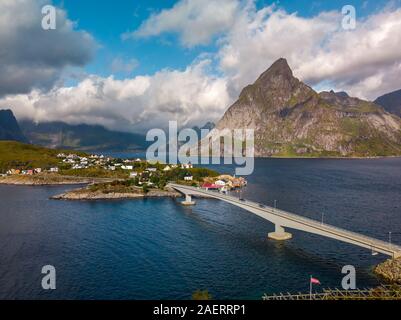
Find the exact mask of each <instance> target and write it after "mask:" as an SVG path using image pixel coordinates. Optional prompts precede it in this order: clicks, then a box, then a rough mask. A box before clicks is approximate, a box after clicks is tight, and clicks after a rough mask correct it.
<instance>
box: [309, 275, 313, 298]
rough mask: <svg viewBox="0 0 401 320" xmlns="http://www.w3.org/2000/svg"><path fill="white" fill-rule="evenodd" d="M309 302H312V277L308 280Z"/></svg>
mask: <svg viewBox="0 0 401 320" xmlns="http://www.w3.org/2000/svg"><path fill="white" fill-rule="evenodd" d="M309 300H312V276H310V279H309Z"/></svg>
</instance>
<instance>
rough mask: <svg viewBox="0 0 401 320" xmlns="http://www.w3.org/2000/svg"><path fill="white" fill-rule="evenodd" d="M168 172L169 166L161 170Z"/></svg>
mask: <svg viewBox="0 0 401 320" xmlns="http://www.w3.org/2000/svg"><path fill="white" fill-rule="evenodd" d="M170 170H171V167H170V166H165V167H164V169H163V171H170Z"/></svg>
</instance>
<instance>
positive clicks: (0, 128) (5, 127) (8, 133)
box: [0, 110, 28, 142]
mask: <svg viewBox="0 0 401 320" xmlns="http://www.w3.org/2000/svg"><path fill="white" fill-rule="evenodd" d="M0 140H12V141H19V142H28V140H27V139H26V137H25V136H24V135H23V133H22V131H21V129H20V127H19V125H18V122H17V119H15V117H14V114H13V112H12V111H11V110H0Z"/></svg>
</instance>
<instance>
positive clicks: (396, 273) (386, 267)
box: [374, 258, 401, 284]
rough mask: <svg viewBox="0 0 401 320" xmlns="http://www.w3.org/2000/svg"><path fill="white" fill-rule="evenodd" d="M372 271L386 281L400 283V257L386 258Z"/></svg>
mask: <svg viewBox="0 0 401 320" xmlns="http://www.w3.org/2000/svg"><path fill="white" fill-rule="evenodd" d="M374 272H375V273H376V274H377V275H379V276H380V277H382V278H383V279H385V280H386V281H388V282H391V283H398V284H401V258H398V259H389V260H386V261H385V262H383V263H381V264H379V265H377V267H376V268H375V270H374Z"/></svg>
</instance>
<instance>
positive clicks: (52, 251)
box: [0, 159, 401, 299]
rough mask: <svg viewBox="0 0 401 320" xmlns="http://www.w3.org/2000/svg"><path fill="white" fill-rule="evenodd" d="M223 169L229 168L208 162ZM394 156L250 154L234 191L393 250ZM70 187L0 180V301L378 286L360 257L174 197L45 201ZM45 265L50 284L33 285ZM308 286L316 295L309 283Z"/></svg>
mask: <svg viewBox="0 0 401 320" xmlns="http://www.w3.org/2000/svg"><path fill="white" fill-rule="evenodd" d="M217 168H218V169H219V170H220V171H222V172H229V173H230V172H232V171H233V168H232V167H229V166H226V167H224V166H217ZM400 168H401V159H378V160H279V159H258V160H256V163H255V172H254V173H253V175H252V176H249V177H248V178H247V179H248V182H249V185H248V187H247V189H246V191H245V196H246V197H247V198H249V199H252V200H256V201H259V202H263V203H266V204H269V205H271V204H272V203H273V201H274V200H275V199H276V200H277V203H278V207H280V208H282V209H285V210H288V211H292V212H295V213H298V214H302V215H304V216H308V217H310V218H314V219H317V220H320V219H321V217H322V212H324V220H325V222H326V223H330V224H333V225H336V226H340V227H344V228H347V229H350V230H352V231H357V232H361V233H363V234H366V235H370V236H374V237H377V238H379V239H382V240H386V241H387V239H388V232H389V231H392V232H393V234H392V240H393V242H394V243H401V170H400ZM68 188H72V187H66V186H63V187H25V186H1V185H0V298H7V299H21V298H33V299H61V298H65V299H188V298H190V297H191V294H192V293H193V292H194V291H195V290H197V289H207V290H209V292H210V293H211V294H212V295H213V297H214V298H216V299H224V298H227V299H235V298H246V299H260V297H261V296H262V295H263V293H276V292H283V291H285V292H287V291H289V292H298V291H303V292H307V291H308V289H309V282H308V279H309V276H310V275H313V276H314V277H316V278H318V279H319V280H320V281H321V283H322V287H340V286H341V279H342V276H343V275H342V274H341V268H342V266H344V265H348V264H351V265H354V266H355V267H356V271H357V286H358V287H361V288H362V287H368V286H373V285H376V284H378V283H379V280H378V279H377V278H376V277H375V276H374V275H373V273H372V267H373V266H374V265H375V264H377V263H379V262H381V261H383V260H384V259H386V257H385V256H382V255H379V256H371V253H370V252H369V250H365V249H361V248H358V247H355V246H351V245H348V244H344V243H341V242H338V241H334V240H330V239H326V238H322V237H319V236H314V235H311V234H307V233H303V232H298V231H291V232H292V233H293V236H294V237H293V239H291V240H289V241H286V242H283V243H278V242H275V241H272V240H268V239H267V238H266V236H267V233H268V232H270V231H272V230H273V225H272V224H270V223H269V222H268V221H265V220H262V219H260V218H258V217H256V216H254V215H252V214H250V213H248V212H246V211H243V210H241V209H239V208H236V207H233V206H231V205H229V204H226V203H223V202H220V201H217V200H210V199H199V200H197V205H196V206H195V207H193V208H186V207H183V206H181V205H180V203H179V199H177V200H173V199H167V198H166V199H148V200H131V201H106V202H104V201H102V202H100V201H99V202H90V201H87V202H67V201H56V200H49V197H50V196H51V195H54V194H57V193H61V192H63V191H64V190H66V189H68ZM48 264H50V265H54V266H55V268H56V270H57V289H56V290H54V291H50V292H49V291H44V290H42V289H41V279H42V275H41V268H42V266H44V265H48ZM316 289H317V290H318V288H316Z"/></svg>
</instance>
